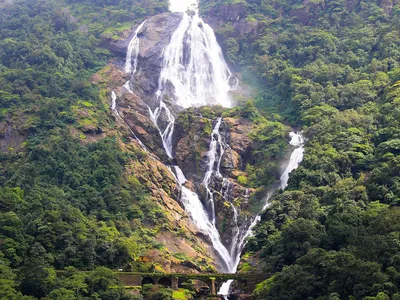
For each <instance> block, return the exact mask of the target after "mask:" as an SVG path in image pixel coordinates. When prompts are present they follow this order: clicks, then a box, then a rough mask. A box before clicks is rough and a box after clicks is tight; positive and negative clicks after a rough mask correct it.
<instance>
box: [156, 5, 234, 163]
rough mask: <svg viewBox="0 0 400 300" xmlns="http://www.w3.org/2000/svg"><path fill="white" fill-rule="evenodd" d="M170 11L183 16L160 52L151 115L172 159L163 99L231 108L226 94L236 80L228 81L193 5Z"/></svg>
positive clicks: (228, 73)
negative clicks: (153, 106)
mask: <svg viewBox="0 0 400 300" xmlns="http://www.w3.org/2000/svg"><path fill="white" fill-rule="evenodd" d="M170 9H171V11H179V12H183V17H182V21H181V22H180V23H179V25H178V28H177V29H176V30H175V32H174V33H173V34H172V36H171V40H170V42H169V44H168V45H167V46H166V47H165V49H164V50H163V64H162V69H161V72H160V77H159V81H158V90H157V92H156V96H157V99H158V101H159V106H158V107H157V108H156V109H155V111H154V112H151V115H152V119H153V122H154V124H155V125H156V126H157V127H158V129H159V132H160V136H161V138H162V141H163V145H164V148H165V151H166V153H167V155H168V156H169V157H170V158H173V156H174V154H173V149H172V137H173V133H174V124H175V118H174V117H173V115H172V113H171V112H170V110H169V108H168V106H167V105H166V104H165V102H164V99H165V98H168V99H170V100H171V101H172V102H174V103H175V104H176V105H178V106H179V107H183V108H188V107H194V106H202V105H216V104H220V105H222V106H224V107H230V106H231V105H232V104H231V100H230V97H229V93H228V92H229V91H230V90H233V89H235V88H236V86H237V84H238V80H237V78H234V80H232V78H233V75H232V73H231V71H230V70H229V68H228V67H227V64H226V62H225V60H224V56H223V54H222V50H221V48H220V46H219V45H218V42H217V39H216V37H215V34H214V31H213V30H212V28H211V27H210V26H209V25H207V24H205V23H204V22H203V20H202V19H201V18H200V17H199V15H198V9H197V1H196V0H188V1H182V0H176V1H171V2H170ZM188 9H191V11H190V12H189V11H188ZM231 83H232V84H231ZM161 116H162V117H163V118H162V119H163V120H166V123H165V122H164V123H165V124H166V125H165V124H160V118H161ZM161 127H163V128H161Z"/></svg>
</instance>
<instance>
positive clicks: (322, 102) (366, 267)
mask: <svg viewBox="0 0 400 300" xmlns="http://www.w3.org/2000/svg"><path fill="white" fill-rule="evenodd" d="M202 4H203V14H204V15H205V16H209V17H211V18H210V19H211V20H213V18H214V17H218V18H220V19H222V20H224V21H225V22H219V24H223V25H220V27H219V28H218V31H217V35H218V38H219V39H220V41H221V43H222V46H223V48H224V51H225V53H227V54H228V56H227V57H228V58H229V59H230V62H231V63H232V64H233V65H235V67H236V68H237V69H238V70H240V71H241V72H242V74H243V76H244V78H245V79H246V80H248V81H249V82H257V87H258V89H259V95H258V97H257V98H256V102H255V103H256V106H257V107H258V108H260V109H262V110H263V111H264V112H265V113H266V114H269V115H271V114H276V113H280V114H281V115H282V116H283V117H284V118H285V120H286V122H289V123H291V124H292V125H294V126H298V127H302V129H303V130H304V135H305V137H306V139H307V143H306V149H305V156H304V160H303V162H302V164H301V166H300V167H299V168H298V169H297V170H296V171H294V172H293V173H291V176H290V180H289V186H288V188H287V189H286V190H285V191H280V192H278V193H277V194H276V195H275V196H274V197H273V198H272V199H271V205H270V206H269V207H268V209H267V210H266V211H265V212H264V213H263V215H262V220H261V224H260V225H259V226H258V227H257V228H256V230H255V231H256V234H255V236H254V237H253V238H251V239H250V241H249V242H248V244H247V251H248V254H250V253H254V252H256V253H257V255H256V256H257V257H260V265H262V269H263V271H265V272H270V273H273V274H275V275H274V276H272V277H271V278H270V279H269V280H267V281H266V282H264V283H262V284H261V285H259V286H258V288H257V290H256V291H255V292H254V296H255V299H389V298H390V299H391V298H393V299H394V298H396V297H398V289H399V287H400V286H399V281H398V278H399V277H398V272H399V264H398V262H397V256H398V251H399V246H398V244H397V242H396V241H398V238H399V235H400V229H399V228H398V226H397V224H398V219H399V208H398V205H399V197H400V189H399V182H400V169H399V154H400V152H399V149H400V148H399V128H400V127H399V126H400V124H399V120H400V118H399V117H400V114H399V103H400V101H399V99H400V85H399V70H400V65H399V61H400V52H399V45H400V40H399V38H398V34H397V33H398V31H399V29H400V23H399V18H398V17H399V9H398V8H399V7H398V5H397V6H395V7H396V8H393V9H388V7H387V6H385V5H384V4H383V3H382V2H380V1H356V2H354V1H353V2H352V1H346V0H342V1H330V0H327V1H309V2H307V3H306V2H301V3H300V2H299V1H274V0H266V1H230V0H214V1H211V0H203V1H202ZM227 11H229V12H230V13H229V15H228V14H227V13H226V12H227ZM244 30H248V31H247V32H246V33H245V34H243V31H244ZM252 30H253V31H252ZM238 31H239V32H242V34H237V32H238ZM267 136H268V135H267ZM248 261H249V260H248ZM250 261H251V260H250ZM245 267H246V268H248V265H246V266H245Z"/></svg>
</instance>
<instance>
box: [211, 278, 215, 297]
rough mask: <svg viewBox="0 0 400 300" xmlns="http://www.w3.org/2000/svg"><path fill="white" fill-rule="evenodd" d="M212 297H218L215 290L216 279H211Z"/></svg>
mask: <svg viewBox="0 0 400 300" xmlns="http://www.w3.org/2000/svg"><path fill="white" fill-rule="evenodd" d="M210 280H211V295H217V289H216V288H215V278H214V277H211V278H210Z"/></svg>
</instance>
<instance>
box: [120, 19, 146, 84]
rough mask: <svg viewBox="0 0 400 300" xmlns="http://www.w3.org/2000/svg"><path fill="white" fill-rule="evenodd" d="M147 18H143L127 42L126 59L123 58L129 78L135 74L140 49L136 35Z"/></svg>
mask: <svg viewBox="0 0 400 300" xmlns="http://www.w3.org/2000/svg"><path fill="white" fill-rule="evenodd" d="M146 21H147V20H145V21H144V22H143V23H142V24H140V25H139V27H138V28H137V29H136V31H135V34H134V35H133V37H132V39H131V41H130V42H129V46H128V51H127V53H126V60H125V68H124V70H125V72H126V73H131V78H133V76H134V75H135V73H136V71H137V65H138V56H139V50H140V48H139V47H140V39H139V37H138V34H139V32H140V31H141V30H142V28H143V26H144V24H145V23H146Z"/></svg>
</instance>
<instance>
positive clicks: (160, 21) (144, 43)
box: [103, 13, 182, 110]
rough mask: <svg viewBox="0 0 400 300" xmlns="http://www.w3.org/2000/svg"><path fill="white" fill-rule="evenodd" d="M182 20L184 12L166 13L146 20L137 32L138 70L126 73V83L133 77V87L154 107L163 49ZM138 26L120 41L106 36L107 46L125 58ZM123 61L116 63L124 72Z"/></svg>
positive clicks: (136, 92) (156, 105) (139, 95)
mask: <svg viewBox="0 0 400 300" xmlns="http://www.w3.org/2000/svg"><path fill="white" fill-rule="evenodd" d="M181 20H182V14H181V13H163V14H159V15H156V16H153V17H151V18H149V19H147V20H146V23H145V24H144V26H143V28H142V29H141V30H140V32H138V37H140V48H139V49H140V51H139V56H138V65H137V73H136V74H135V76H134V78H129V74H124V76H125V78H126V77H128V78H127V79H126V80H125V82H126V81H127V80H129V79H131V89H132V90H133V91H135V94H136V95H137V96H138V97H140V98H141V99H142V100H144V101H145V102H146V103H147V105H148V106H149V107H150V108H151V109H152V110H154V109H155V108H156V107H158V104H159V101H158V100H157V96H156V91H157V89H158V79H159V77H160V72H161V67H162V62H163V58H162V52H163V50H164V48H165V47H166V46H167V45H168V43H169V41H170V39H171V35H172V34H173V32H174V31H175V30H176V28H177V27H178V25H179V23H180V21H181ZM138 26H139V24H137V26H136V27H135V28H133V29H132V30H131V31H130V34H129V35H126V32H125V34H124V35H123V39H121V40H119V41H114V40H112V39H104V40H103V44H104V46H105V47H106V48H107V49H109V50H110V51H112V52H113V53H114V54H116V55H117V56H119V57H121V58H125V57H126V53H127V48H128V46H129V43H130V41H131V39H132V37H133V36H134V33H135V29H136V28H137V27H138ZM124 63H125V61H124V60H121V59H120V60H119V61H116V63H115V64H116V65H117V66H119V67H120V69H121V71H122V68H123V65H124ZM125 82H124V83H125ZM175 110H177V109H175Z"/></svg>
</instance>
